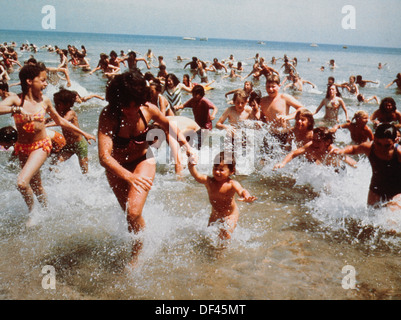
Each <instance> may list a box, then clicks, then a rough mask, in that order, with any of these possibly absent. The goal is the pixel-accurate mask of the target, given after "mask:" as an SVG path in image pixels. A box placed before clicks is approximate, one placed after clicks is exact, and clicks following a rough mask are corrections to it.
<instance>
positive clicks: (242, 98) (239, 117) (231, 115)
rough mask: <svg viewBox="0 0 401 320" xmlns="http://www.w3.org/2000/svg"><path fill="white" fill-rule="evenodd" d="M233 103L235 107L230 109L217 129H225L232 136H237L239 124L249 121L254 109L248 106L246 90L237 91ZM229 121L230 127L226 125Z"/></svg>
mask: <svg viewBox="0 0 401 320" xmlns="http://www.w3.org/2000/svg"><path fill="white" fill-rule="evenodd" d="M233 101H234V105H233V106H231V107H228V108H227V109H226V110H225V111H224V112H223V114H222V115H221V117H220V119H219V120H218V121H217V123H216V128H218V129H225V130H226V131H227V133H229V134H231V135H234V134H235V128H236V127H237V125H238V122H240V121H243V120H246V119H249V117H250V116H251V114H252V108H251V107H250V106H249V105H247V102H248V97H247V94H246V92H245V91H244V90H238V91H236V92H235V93H234V98H233ZM227 119H228V123H229V124H228V125H226V124H224V122H225V121H226V120H227Z"/></svg>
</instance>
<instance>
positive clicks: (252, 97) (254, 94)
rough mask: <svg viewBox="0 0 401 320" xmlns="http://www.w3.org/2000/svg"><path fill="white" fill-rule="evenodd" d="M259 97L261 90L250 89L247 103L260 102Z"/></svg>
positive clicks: (260, 96)
mask: <svg viewBox="0 0 401 320" xmlns="http://www.w3.org/2000/svg"><path fill="white" fill-rule="evenodd" d="M261 98H262V92H260V90H255V91H252V92H251V94H250V95H249V101H248V103H251V102H253V101H256V103H257V104H260V99H261Z"/></svg>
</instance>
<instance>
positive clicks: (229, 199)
mask: <svg viewBox="0 0 401 320" xmlns="http://www.w3.org/2000/svg"><path fill="white" fill-rule="evenodd" d="M230 155H231V154H230ZM188 168H189V171H190V173H191V175H192V176H193V177H194V178H195V180H196V181H197V182H199V183H202V184H204V185H205V187H206V189H207V192H208V195H209V201H210V204H211V205H212V213H211V215H210V218H209V223H208V226H210V225H212V224H214V223H221V227H220V232H219V237H220V239H222V240H227V239H231V234H232V233H233V232H234V229H235V227H236V225H237V222H238V218H239V210H238V206H237V203H236V202H235V194H238V195H239V196H240V197H242V198H241V199H238V200H239V201H245V202H253V201H255V200H256V198H255V197H253V196H251V195H250V193H249V192H248V191H247V190H246V189H244V188H243V187H242V186H241V184H240V183H239V182H237V181H235V180H232V179H231V178H230V176H231V175H232V174H234V173H235V161H234V159H233V158H232V157H231V156H228V155H226V154H225V153H224V152H221V153H219V154H218V155H217V156H216V157H215V159H214V165H213V176H212V177H209V176H207V175H204V174H200V173H199V172H198V171H197V170H196V163H194V159H193V157H190V158H189V162H188Z"/></svg>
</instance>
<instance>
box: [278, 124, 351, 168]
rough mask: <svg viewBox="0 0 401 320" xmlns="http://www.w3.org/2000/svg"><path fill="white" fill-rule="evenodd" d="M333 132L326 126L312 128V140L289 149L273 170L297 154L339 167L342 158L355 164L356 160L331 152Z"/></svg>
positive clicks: (282, 166)
mask: <svg viewBox="0 0 401 320" xmlns="http://www.w3.org/2000/svg"><path fill="white" fill-rule="evenodd" d="M333 142H334V134H333V133H331V132H330V130H329V129H328V128H326V127H317V128H315V129H313V138H312V141H310V142H308V143H307V144H305V145H304V146H302V147H300V148H298V149H296V150H294V151H291V152H290V153H289V154H288V155H287V156H286V157H285V158H284V160H283V161H281V162H280V163H277V164H276V165H275V166H274V167H273V170H276V169H281V168H284V167H285V165H286V164H287V163H289V162H290V161H291V160H293V159H295V158H296V157H299V156H301V155H302V156H304V157H305V158H306V159H307V160H308V161H310V162H313V163H316V164H322V165H325V166H333V167H340V165H341V161H340V160H343V161H344V162H346V163H347V164H349V165H350V166H353V167H354V166H355V165H356V162H355V161H354V160H353V159H351V158H349V157H339V156H337V155H336V154H334V153H333V150H334V149H336V148H337V147H335V146H334V145H333Z"/></svg>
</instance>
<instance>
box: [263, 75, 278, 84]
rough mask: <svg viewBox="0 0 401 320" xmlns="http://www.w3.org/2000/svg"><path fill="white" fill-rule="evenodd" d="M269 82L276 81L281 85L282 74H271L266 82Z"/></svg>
mask: <svg viewBox="0 0 401 320" xmlns="http://www.w3.org/2000/svg"><path fill="white" fill-rule="evenodd" d="M268 82H274V83H276V84H278V85H280V83H281V82H280V76H279V75H277V74H269V75H268V76H267V77H266V83H268Z"/></svg>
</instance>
